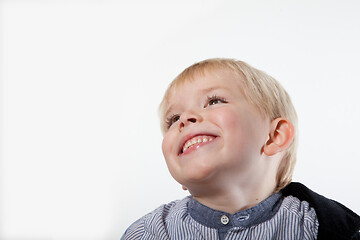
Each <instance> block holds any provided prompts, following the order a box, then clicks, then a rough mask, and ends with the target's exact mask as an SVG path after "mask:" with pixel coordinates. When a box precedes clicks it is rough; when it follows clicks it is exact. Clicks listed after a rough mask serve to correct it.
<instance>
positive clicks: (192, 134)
mask: <svg viewBox="0 0 360 240" xmlns="http://www.w3.org/2000/svg"><path fill="white" fill-rule="evenodd" d="M239 78H240V77H239V76H238V75H236V74H235V73H233V72H231V71H230V70H209V71H207V72H206V73H205V74H203V75H200V74H199V75H196V76H195V77H194V80H193V81H187V82H185V83H182V84H181V85H180V86H179V87H177V88H176V89H175V90H173V91H172V92H171V94H170V97H169V99H168V102H169V105H168V106H167V107H168V108H167V113H166V118H167V123H168V129H167V131H166V133H165V135H164V139H163V144H162V149H163V154H164V156H165V160H166V163H167V166H168V168H169V171H170V173H171V175H172V176H173V177H174V178H175V179H176V180H177V181H178V182H179V183H180V184H182V185H184V186H186V187H188V188H189V189H190V190H191V185H192V184H197V183H200V182H201V183H209V184H211V183H213V182H214V181H222V180H224V179H232V180H234V181H236V179H238V178H239V176H241V177H245V175H247V174H259V173H260V172H262V171H261V169H262V168H264V166H265V165H266V164H261V162H260V161H261V160H260V159H261V155H262V154H263V153H262V147H263V145H264V144H265V143H266V141H267V137H268V134H269V128H270V121H269V119H267V118H265V117H263V116H262V115H261V114H260V113H259V111H258V110H257V109H256V108H255V107H254V106H253V105H251V104H249V103H248V101H247V100H246V98H245V96H244V95H243V94H242V92H241V85H240V80H239ZM259 170H260V171H259ZM244 174H245V175H244Z"/></svg>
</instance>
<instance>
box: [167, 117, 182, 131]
mask: <svg viewBox="0 0 360 240" xmlns="http://www.w3.org/2000/svg"><path fill="white" fill-rule="evenodd" d="M179 119H180V115H179V114H173V115H171V116H169V117H168V118H167V119H166V126H167V128H168V129H169V128H170V127H171V125H173V123H175V122H177V121H179Z"/></svg>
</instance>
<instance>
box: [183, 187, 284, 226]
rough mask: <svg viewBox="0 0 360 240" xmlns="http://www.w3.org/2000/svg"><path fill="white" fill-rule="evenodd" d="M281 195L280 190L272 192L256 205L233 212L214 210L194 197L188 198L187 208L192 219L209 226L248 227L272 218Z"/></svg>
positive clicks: (280, 200) (278, 205)
mask: <svg viewBox="0 0 360 240" xmlns="http://www.w3.org/2000/svg"><path fill="white" fill-rule="evenodd" d="M281 196H282V194H281V193H280V192H279V193H274V194H273V195H271V196H270V197H268V198H266V199H265V200H264V201H262V202H260V203H259V204H257V205H256V206H254V207H252V208H249V209H245V210H242V211H239V212H236V213H235V214H230V213H227V212H223V211H218V210H214V209H212V208H209V207H207V206H205V205H203V204H201V203H200V202H198V201H197V200H195V199H194V198H191V199H190V201H189V205H188V209H189V214H190V216H191V217H192V218H193V219H194V220H196V221H197V222H199V223H201V224H202V225H205V226H207V227H210V228H216V229H218V230H225V229H229V228H232V227H250V226H253V225H256V224H259V223H262V222H264V221H267V220H269V219H270V218H272V217H273V216H274V215H275V214H276V212H277V211H278V210H279V208H280V205H281V202H282V197H281ZM224 228H225V229H224Z"/></svg>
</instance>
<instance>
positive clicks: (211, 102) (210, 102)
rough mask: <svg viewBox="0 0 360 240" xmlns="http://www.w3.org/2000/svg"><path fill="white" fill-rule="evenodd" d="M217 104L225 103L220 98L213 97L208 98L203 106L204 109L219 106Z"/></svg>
mask: <svg viewBox="0 0 360 240" xmlns="http://www.w3.org/2000/svg"><path fill="white" fill-rule="evenodd" d="M219 103H227V101H226V100H225V99H224V98H222V97H218V96H216V95H214V96H212V97H208V101H207V104H206V105H205V107H208V106H211V105H215V104H219Z"/></svg>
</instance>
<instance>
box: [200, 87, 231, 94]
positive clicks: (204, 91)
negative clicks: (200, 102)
mask: <svg viewBox="0 0 360 240" xmlns="http://www.w3.org/2000/svg"><path fill="white" fill-rule="evenodd" d="M217 89H225V90H227V88H226V87H224V86H214V87H209V88H205V89H202V90H201V91H200V92H201V93H208V92H211V91H213V90H217Z"/></svg>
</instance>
